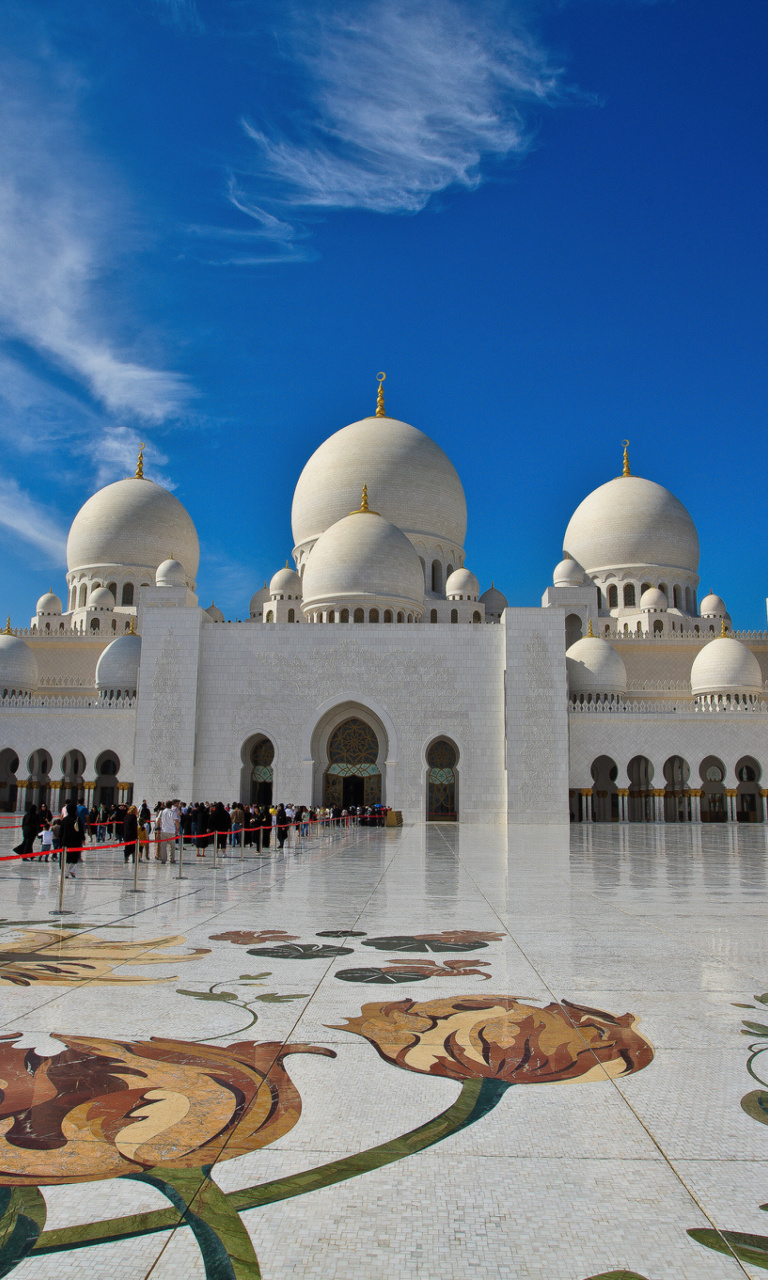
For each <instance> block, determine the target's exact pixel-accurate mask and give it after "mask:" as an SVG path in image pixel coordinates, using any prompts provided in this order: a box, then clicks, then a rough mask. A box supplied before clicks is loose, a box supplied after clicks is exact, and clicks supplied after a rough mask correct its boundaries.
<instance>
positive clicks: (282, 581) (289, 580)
mask: <svg viewBox="0 0 768 1280" xmlns="http://www.w3.org/2000/svg"><path fill="white" fill-rule="evenodd" d="M301 589H302V588H301V578H300V577H299V575H298V573H297V572H296V570H295V569H292V568H291V567H290V565H286V566H285V568H284V569H278V571H277V573H276V574H274V576H273V578H272V580H271V582H270V584H269V594H270V595H271V596H287V597H289V598H290V599H291V600H300V599H301Z"/></svg>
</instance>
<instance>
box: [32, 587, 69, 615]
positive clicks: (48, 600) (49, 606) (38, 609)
mask: <svg viewBox="0 0 768 1280" xmlns="http://www.w3.org/2000/svg"><path fill="white" fill-rule="evenodd" d="M62 607H63V606H62V603H61V600H60V599H59V597H58V596H57V595H56V594H55V593H54V592H53V591H46V593H45V595H44V596H41V597H40V599H39V600H38V602H37V604H36V605H35V613H61V611H62Z"/></svg>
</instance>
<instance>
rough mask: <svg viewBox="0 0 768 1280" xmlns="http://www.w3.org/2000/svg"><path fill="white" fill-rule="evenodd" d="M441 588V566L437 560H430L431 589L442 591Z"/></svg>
mask: <svg viewBox="0 0 768 1280" xmlns="http://www.w3.org/2000/svg"><path fill="white" fill-rule="evenodd" d="M442 589H443V566H442V565H441V563H440V561H439V560H433V561H432V590H433V591H442Z"/></svg>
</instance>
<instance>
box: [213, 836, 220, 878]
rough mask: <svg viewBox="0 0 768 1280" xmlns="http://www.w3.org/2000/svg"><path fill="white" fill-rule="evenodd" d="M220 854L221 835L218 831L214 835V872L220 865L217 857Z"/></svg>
mask: <svg viewBox="0 0 768 1280" xmlns="http://www.w3.org/2000/svg"><path fill="white" fill-rule="evenodd" d="M218 852H219V833H218V831H214V833H213V869H214V871H215V870H216V867H217V865H218V864H217V862H216V856H217V854H218Z"/></svg>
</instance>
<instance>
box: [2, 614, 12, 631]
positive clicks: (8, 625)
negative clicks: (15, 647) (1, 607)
mask: <svg viewBox="0 0 768 1280" xmlns="http://www.w3.org/2000/svg"><path fill="white" fill-rule="evenodd" d="M3 635H4V636H12V635H13V632H12V631H11V615H10V614H8V621H7V622H6V624H5V631H4V632H3Z"/></svg>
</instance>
